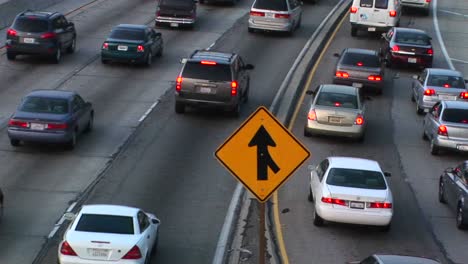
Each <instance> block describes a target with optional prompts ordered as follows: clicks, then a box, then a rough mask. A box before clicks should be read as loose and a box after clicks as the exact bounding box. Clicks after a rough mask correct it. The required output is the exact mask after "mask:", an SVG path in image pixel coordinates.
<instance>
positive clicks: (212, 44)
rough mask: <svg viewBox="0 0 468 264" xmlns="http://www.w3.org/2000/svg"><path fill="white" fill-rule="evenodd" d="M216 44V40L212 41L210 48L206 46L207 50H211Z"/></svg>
mask: <svg viewBox="0 0 468 264" xmlns="http://www.w3.org/2000/svg"><path fill="white" fill-rule="evenodd" d="M215 44H216V42H213V43H211V45H210V46H209V47H208V48H206V50H210V49H211V48H212V47H213V46H214V45H215Z"/></svg>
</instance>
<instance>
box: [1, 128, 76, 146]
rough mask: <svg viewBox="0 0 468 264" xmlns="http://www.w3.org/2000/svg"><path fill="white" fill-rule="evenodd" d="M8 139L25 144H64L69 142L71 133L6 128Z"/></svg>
mask: <svg viewBox="0 0 468 264" xmlns="http://www.w3.org/2000/svg"><path fill="white" fill-rule="evenodd" d="M8 137H9V138H10V139H16V140H21V141H26V142H38V143H66V142H68V141H70V140H71V133H69V132H67V131H57V132H41V131H25V130H18V129H14V128H8Z"/></svg>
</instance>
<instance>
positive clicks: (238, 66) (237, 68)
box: [234, 57, 248, 95]
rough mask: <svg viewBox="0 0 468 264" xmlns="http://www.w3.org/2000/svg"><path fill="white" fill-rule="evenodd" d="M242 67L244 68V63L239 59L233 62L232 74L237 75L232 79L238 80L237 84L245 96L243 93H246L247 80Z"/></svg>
mask: <svg viewBox="0 0 468 264" xmlns="http://www.w3.org/2000/svg"><path fill="white" fill-rule="evenodd" d="M244 67H245V64H244V62H243V61H242V59H241V58H240V57H238V59H237V60H236V61H235V62H234V72H235V74H237V77H234V78H237V79H238V82H239V84H240V85H241V87H242V93H243V94H244V95H245V93H246V92H247V85H248V84H247V82H248V80H247V73H246V71H245V69H244Z"/></svg>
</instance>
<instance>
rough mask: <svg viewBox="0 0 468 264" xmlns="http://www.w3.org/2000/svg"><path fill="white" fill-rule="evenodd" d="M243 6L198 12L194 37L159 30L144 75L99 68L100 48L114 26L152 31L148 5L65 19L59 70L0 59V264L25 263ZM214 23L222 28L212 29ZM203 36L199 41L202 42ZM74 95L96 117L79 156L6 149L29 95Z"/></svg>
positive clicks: (120, 2) (141, 0)
mask: <svg viewBox="0 0 468 264" xmlns="http://www.w3.org/2000/svg"><path fill="white" fill-rule="evenodd" d="M248 7H249V3H248V2H246V1H243V2H241V3H239V4H238V5H236V6H235V7H217V6H206V7H205V6H201V8H200V12H199V15H200V20H199V23H198V24H197V26H196V29H195V30H194V31H188V30H182V31H179V30H171V29H162V30H161V31H162V32H163V37H164V40H165V44H166V49H165V54H164V56H163V58H162V59H160V60H156V61H155V62H154V65H153V67H152V68H150V69H145V68H143V67H138V66H126V65H118V64H115V65H109V66H106V67H103V66H102V65H101V63H100V61H99V52H100V46H101V43H102V41H103V39H104V37H105V36H106V35H107V34H108V32H109V30H110V29H111V27H112V26H113V25H115V24H119V23H150V24H152V19H153V17H154V8H155V7H154V2H153V1H148V0H138V1H125V0H117V1H116V0H113V1H101V2H99V3H98V4H97V5H93V6H92V7H90V8H89V9H87V10H84V11H83V12H80V13H79V14H78V15H76V16H73V17H71V20H72V21H73V22H75V25H76V27H77V30H78V34H79V38H78V49H77V51H76V53H75V54H73V55H69V56H65V57H64V58H63V61H62V62H61V63H60V64H59V65H53V64H51V63H48V62H43V61H41V60H39V59H37V58H32V57H24V58H19V59H18V60H17V61H14V62H9V61H7V60H6V57H5V56H2V57H1V59H0V67H1V71H0V82H2V83H3V84H4V85H2V86H1V88H0V124H1V127H2V130H1V134H0V156H1V159H0V162H1V163H0V164H1V165H2V168H3V169H2V171H1V172H0V186H1V187H2V189H3V190H4V192H5V196H6V199H5V203H6V205H5V209H4V212H3V216H2V218H1V220H2V222H1V225H0V245H2V247H1V249H0V263H12V264H15V263H31V262H32V260H33V259H34V257H35V256H36V254H37V252H38V251H39V249H40V248H41V245H42V244H43V243H44V238H45V237H47V236H48V234H49V232H50V231H51V230H52V228H53V227H54V224H55V222H56V221H57V220H58V219H59V218H60V216H61V214H62V212H64V211H65V209H66V208H67V207H68V205H69V203H71V202H72V201H74V200H75V199H76V198H77V196H78V195H79V194H80V193H81V192H82V191H83V190H84V189H85V188H86V187H87V186H88V185H89V184H91V183H92V182H93V181H94V180H95V179H96V177H97V176H98V175H99V174H100V173H101V172H102V171H103V169H104V168H105V167H106V166H107V164H108V163H109V162H110V161H111V160H112V159H113V157H114V156H115V154H116V153H117V152H118V150H119V149H120V148H121V147H122V144H123V143H124V142H125V141H126V140H127V138H128V137H129V136H130V135H131V134H132V133H133V132H134V131H135V128H136V127H137V126H138V125H139V119H140V117H141V116H142V115H143V114H144V113H145V112H146V111H147V109H148V108H149V107H150V106H151V105H152V104H153V103H154V102H156V101H157V100H158V99H159V97H160V96H161V95H162V94H163V93H164V92H165V91H166V90H167V89H168V88H169V87H171V84H172V82H173V80H174V78H175V76H176V74H177V71H178V70H179V67H180V65H179V63H178V60H179V58H180V57H181V56H185V55H186V54H189V53H190V52H191V51H192V50H194V49H196V48H204V47H207V46H209V45H210V44H211V43H213V42H214V41H215V40H216V39H217V38H219V37H220V36H221V35H222V34H223V32H225V31H226V30H227V29H228V28H230V27H231V26H232V24H233V23H234V22H235V21H236V20H237V19H239V18H240V17H242V16H243V15H244V14H245V13H246V12H247V10H248ZM214 21H220V22H216V23H215V22H214ZM200 34H202V36H203V37H200ZM38 88H53V89H64V90H68V89H70V90H77V91H78V92H80V93H81V94H82V95H83V96H84V98H85V99H87V100H90V101H92V102H93V103H94V105H95V109H96V122H95V130H94V131H93V133H91V134H89V135H86V136H83V137H81V138H80V139H79V142H78V146H77V148H76V149H75V150H74V151H72V152H68V151H64V150H63V148H60V147H54V146H37V145H26V146H23V147H20V148H17V149H15V148H12V147H11V146H10V145H9V142H8V138H7V136H6V130H5V125H6V121H7V119H8V117H9V115H10V114H11V113H12V112H13V111H14V109H15V107H16V105H17V104H18V103H19V100H20V98H21V97H22V96H23V95H24V94H26V93H27V92H28V91H30V90H32V89H38Z"/></svg>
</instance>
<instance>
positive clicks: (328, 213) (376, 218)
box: [315, 203, 393, 226]
mask: <svg viewBox="0 0 468 264" xmlns="http://www.w3.org/2000/svg"><path fill="white" fill-rule="evenodd" d="M315 210H317V214H318V215H319V216H320V217H322V218H323V219H324V220H326V221H331V222H337V223H345V224H356V225H372V226H386V225H388V224H390V222H391V221H392V216H393V210H391V209H382V210H380V211H379V212H370V211H367V210H365V209H350V208H348V207H343V209H341V208H335V207H332V206H330V205H323V204H321V203H317V204H316V205H315Z"/></svg>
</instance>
